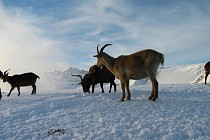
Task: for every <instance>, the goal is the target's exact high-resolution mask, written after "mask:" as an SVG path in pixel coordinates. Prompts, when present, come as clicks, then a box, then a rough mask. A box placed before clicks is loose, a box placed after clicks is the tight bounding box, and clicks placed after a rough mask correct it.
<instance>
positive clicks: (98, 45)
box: [97, 44, 100, 54]
mask: <svg viewBox="0 0 210 140" xmlns="http://www.w3.org/2000/svg"><path fill="white" fill-rule="evenodd" d="M98 46H100V45H99V44H98V45H97V54H99V50H98Z"/></svg>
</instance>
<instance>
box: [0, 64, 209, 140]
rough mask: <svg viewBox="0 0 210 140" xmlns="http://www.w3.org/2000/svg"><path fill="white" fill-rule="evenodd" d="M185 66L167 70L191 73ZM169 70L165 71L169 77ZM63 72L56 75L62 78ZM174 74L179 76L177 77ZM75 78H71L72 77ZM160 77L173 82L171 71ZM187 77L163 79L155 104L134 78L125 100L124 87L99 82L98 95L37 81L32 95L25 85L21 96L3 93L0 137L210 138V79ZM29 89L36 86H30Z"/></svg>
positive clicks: (147, 87) (74, 139) (147, 86)
mask: <svg viewBox="0 0 210 140" xmlns="http://www.w3.org/2000/svg"><path fill="white" fill-rule="evenodd" d="M196 66H197V65H196ZM196 66H193V69H191V70H190V71H188V73H190V74H192V75H193V74H194V75H193V76H194V77H193V78H196V77H197V75H199V73H197V72H198V71H199V70H201V69H202V67H201V68H200V69H197V70H196ZM184 67H185V66H183V67H179V68H167V69H165V70H167V71H168V72H169V73H171V72H170V71H169V70H168V69H171V70H174V73H173V74H179V72H184V73H187V72H186V69H187V68H186V67H185V68H186V69H184V71H183V68H184ZM189 67H191V66H189ZM189 67H188V68H189ZM175 69H176V70H175ZM188 70H189V69H188ZM193 70H196V71H194V72H193ZM163 71H164V70H163ZM163 71H162V72H163ZM75 72H79V71H75ZM61 73H62V74H63V72H61ZM169 73H167V72H165V74H167V75H169ZM62 74H58V75H62ZM74 74H76V73H74ZM165 74H164V75H165ZM200 74H201V73H200ZM58 75H56V76H57V78H58V77H60V76H58ZM174 76H175V77H176V79H177V80H179V78H177V77H178V76H177V75H174ZM64 77H65V76H64ZM51 78H53V76H52V75H51ZM72 78H73V77H70V76H69V79H72ZM159 78H162V82H164V81H169V79H168V78H167V77H166V75H165V79H164V78H163V77H161V72H160V73H159ZM41 80H42V78H41V79H40V81H37V84H38V85H40V83H42V82H41ZM74 80H77V79H72V80H71V82H72V83H74V82H76V81H74ZM188 80H189V81H186V82H188V83H183V82H182V81H181V83H179V82H178V81H175V80H173V81H172V83H173V82H176V84H172V83H171V84H170V83H167V84H164V83H160V84H159V99H158V100H157V101H156V102H153V101H149V100H147V98H148V97H149V95H150V92H151V84H150V83H147V84H142V83H144V82H135V81H132V82H133V84H132V86H131V87H130V90H131V95H132V97H131V100H130V101H125V102H120V96H121V89H120V85H118V86H117V92H115V93H113V92H112V93H108V89H109V85H105V92H106V93H101V89H100V86H99V85H97V86H96V89H95V93H94V94H84V93H82V89H81V87H80V86H78V85H69V87H67V85H65V86H64V87H65V88H59V89H56V90H55V89H54V90H46V89H42V88H43V86H42V88H41V89H40V88H39V86H38V85H37V94H36V95H30V92H28V91H27V90H26V89H25V88H22V89H21V91H22V92H21V95H20V96H17V91H16V90H14V91H13V92H12V94H11V95H10V97H6V95H7V92H6V93H2V94H3V98H2V100H1V101H0V104H1V105H0V118H1V119H0V124H1V125H0V130H1V132H0V139H5V140H6V139H8V140H11V139H15V140H19V139H34V140H36V139H49V140H57V139H61V140H69V139H72V140H80V139H90V140H92V139H97V140H99V139H105V140H106V139H107V140H110V139H120V140H128V139H154V140H169V139H170V140H179V139H189V140H191V139H198V140H208V139H210V133H209V132H210V83H209V84H207V85H204V84H203V83H196V84H195V83H194V84H192V83H190V82H191V81H193V80H194V79H188ZM60 81H62V78H61V80H60ZM64 81H65V80H64ZM169 82H170V81H169ZM58 83H59V82H58ZM2 90H3V91H5V90H4V89H2ZM28 90H29V91H30V90H31V89H30V87H29V88H28ZM52 129H55V130H57V129H61V130H64V134H63V133H59V132H58V133H55V134H49V133H48V132H49V131H50V130H52Z"/></svg>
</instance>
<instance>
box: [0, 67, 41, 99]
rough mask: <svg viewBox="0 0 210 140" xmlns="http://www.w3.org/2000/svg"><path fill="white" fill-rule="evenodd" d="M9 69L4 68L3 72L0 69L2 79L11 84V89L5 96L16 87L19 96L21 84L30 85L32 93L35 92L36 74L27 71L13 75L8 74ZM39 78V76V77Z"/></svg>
mask: <svg viewBox="0 0 210 140" xmlns="http://www.w3.org/2000/svg"><path fill="white" fill-rule="evenodd" d="M7 71H9V70H6V71H5V72H4V74H3V73H2V72H1V71H0V78H1V79H3V82H8V83H9V84H10V85H11V89H10V92H9V94H8V95H7V97H9V96H10V94H11V92H12V90H13V89H14V88H16V87H17V89H18V93H19V94H18V96H20V87H22V86H32V88H33V90H32V93H31V95H32V94H36V85H35V83H36V80H37V78H39V76H38V75H36V74H34V73H32V72H29V73H23V74H20V75H13V76H8V74H9V73H8V72H7ZM39 79H40V78H39Z"/></svg>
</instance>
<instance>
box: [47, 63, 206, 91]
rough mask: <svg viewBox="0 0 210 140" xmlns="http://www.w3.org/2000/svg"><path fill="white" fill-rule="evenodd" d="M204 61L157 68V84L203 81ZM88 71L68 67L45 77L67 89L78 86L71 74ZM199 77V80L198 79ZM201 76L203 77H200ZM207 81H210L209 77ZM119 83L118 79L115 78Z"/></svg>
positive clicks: (131, 81) (58, 86)
mask: <svg viewBox="0 0 210 140" xmlns="http://www.w3.org/2000/svg"><path fill="white" fill-rule="evenodd" d="M204 65H205V64H204V63H201V64H192V65H184V66H177V67H165V68H160V69H159V70H158V75H157V80H158V82H159V84H187V83H204V78H203V77H204V68H203V67H204ZM86 73H88V71H86V70H79V69H77V68H74V67H70V68H69V69H67V70H65V71H63V72H62V71H54V72H50V73H47V79H48V80H50V81H51V82H52V83H53V84H54V86H55V85H56V88H58V89H69V88H75V87H80V86H79V85H77V84H78V83H79V82H81V81H80V78H79V77H75V76H71V74H80V75H82V76H84V75H85V74H86ZM200 77H201V80H198V79H199V78H200ZM202 78H203V79H202ZM149 82H150V81H149V80H148V79H147V78H145V79H142V80H137V81H135V80H130V85H131V86H132V85H145V84H147V83H149ZM207 82H210V78H209V79H208V81H207ZM116 83H117V84H119V80H117V79H116Z"/></svg>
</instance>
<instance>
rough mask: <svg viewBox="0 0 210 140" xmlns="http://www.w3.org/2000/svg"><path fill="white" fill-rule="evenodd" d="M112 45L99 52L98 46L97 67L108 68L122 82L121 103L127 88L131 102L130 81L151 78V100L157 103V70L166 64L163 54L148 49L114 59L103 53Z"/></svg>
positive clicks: (128, 98)
mask: <svg viewBox="0 0 210 140" xmlns="http://www.w3.org/2000/svg"><path fill="white" fill-rule="evenodd" d="M109 45H111V44H106V45H104V46H103V47H102V48H101V50H100V51H99V49H98V46H99V45H98V46H97V53H98V54H97V55H95V56H94V57H97V60H98V61H97V66H98V67H102V66H103V65H104V66H106V67H107V68H108V69H109V70H110V71H111V72H112V73H113V74H114V75H115V76H116V77H117V78H118V79H119V80H120V82H121V88H122V97H121V99H120V100H121V101H122V102H123V101H124V99H125V88H126V90H127V93H128V94H127V100H130V98H131V94H130V90H129V80H130V79H133V80H139V79H143V78H146V77H149V79H150V81H151V82H152V92H151V96H150V97H149V98H148V99H149V100H153V101H155V100H156V99H157V98H158V82H157V80H156V73H157V69H158V67H159V65H160V64H162V65H163V64H164V56H163V54H161V53H159V52H157V51H154V50H151V49H147V50H142V51H139V52H136V53H133V54H131V55H120V56H119V57H117V58H113V57H111V56H110V55H108V54H107V53H105V52H103V50H104V48H105V47H107V46H109Z"/></svg>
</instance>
